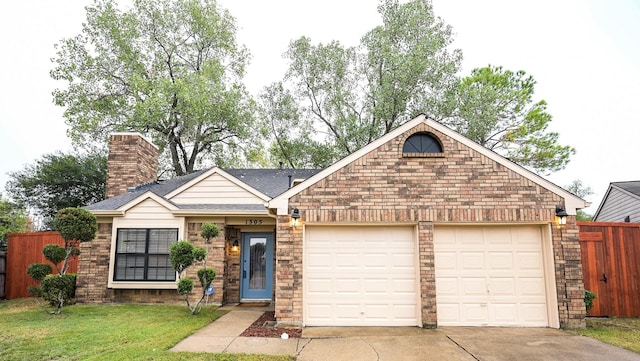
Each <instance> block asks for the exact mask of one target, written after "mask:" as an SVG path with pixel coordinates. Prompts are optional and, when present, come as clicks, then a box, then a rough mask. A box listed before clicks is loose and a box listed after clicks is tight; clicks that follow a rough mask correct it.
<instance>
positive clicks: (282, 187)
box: [86, 167, 320, 211]
mask: <svg viewBox="0 0 640 361" xmlns="http://www.w3.org/2000/svg"><path fill="white" fill-rule="evenodd" d="M319 171H320V170H319V169H219V168H215V167H214V168H209V169H204V170H200V171H197V172H194V173H191V174H188V175H184V176H181V177H176V178H172V179H168V180H161V181H156V182H153V183H148V184H143V185H140V186H138V187H136V188H134V189H131V190H130V191H129V192H127V193H124V194H121V195H118V196H116V197H112V198H109V199H105V200H103V201H101V202H98V203H94V204H91V205H88V206H87V207H86V209H88V210H90V211H115V210H118V209H120V208H121V207H123V206H126V205H127V204H129V203H131V202H133V201H134V200H136V199H138V198H139V197H141V196H143V195H144V194H146V193H148V192H150V193H152V194H154V195H156V196H159V197H160V198H162V199H163V200H164V201H166V202H168V204H171V205H173V206H174V207H175V208H176V209H180V210H194V211H195V210H207V211H245V210H249V211H250V210H256V211H257V210H264V209H265V207H264V204H257V203H256V204H176V203H174V202H172V201H171V196H172V195H173V194H174V193H177V192H179V191H180V190H181V189H182V188H188V187H189V186H190V185H193V184H196V183H198V182H199V181H200V180H202V178H205V177H207V176H208V175H210V174H213V173H217V174H220V175H222V176H224V177H225V178H227V179H229V178H235V183H237V184H241V185H243V187H244V188H247V189H248V190H249V191H251V192H252V193H254V194H256V196H259V197H260V198H262V199H264V200H265V201H267V200H269V199H271V198H273V197H275V196H277V195H279V194H280V193H282V192H284V191H286V190H287V189H289V176H291V181H293V180H299V179H306V178H309V177H310V176H312V175H313V174H315V173H317V172H319Z"/></svg>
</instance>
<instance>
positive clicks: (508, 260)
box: [486, 252, 514, 271]
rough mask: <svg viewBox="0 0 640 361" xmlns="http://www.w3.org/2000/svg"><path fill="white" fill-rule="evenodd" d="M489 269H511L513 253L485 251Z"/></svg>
mask: <svg viewBox="0 0 640 361" xmlns="http://www.w3.org/2000/svg"><path fill="white" fill-rule="evenodd" d="M486 257H487V258H488V262H487V266H488V267H489V268H488V269H489V271H503V270H507V271H511V270H513V267H514V264H513V254H512V253H511V252H487V253H486Z"/></svg>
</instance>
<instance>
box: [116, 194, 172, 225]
mask: <svg viewBox="0 0 640 361" xmlns="http://www.w3.org/2000/svg"><path fill="white" fill-rule="evenodd" d="M124 219H125V220H127V221H138V220H140V221H141V222H144V223H146V222H149V221H152V222H153V221H167V220H173V219H175V217H174V216H173V215H172V214H171V211H170V210H168V209H167V208H166V207H164V206H162V205H161V204H158V202H156V201H154V200H153V199H150V198H147V199H145V200H144V201H142V202H140V203H138V204H136V205H135V206H133V207H131V208H130V209H129V210H127V212H126V213H125V215H124Z"/></svg>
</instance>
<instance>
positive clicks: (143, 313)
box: [0, 299, 293, 361]
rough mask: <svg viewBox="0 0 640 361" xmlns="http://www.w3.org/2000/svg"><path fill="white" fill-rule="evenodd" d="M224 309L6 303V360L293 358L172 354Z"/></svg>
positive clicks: (2, 305) (1, 322)
mask: <svg viewBox="0 0 640 361" xmlns="http://www.w3.org/2000/svg"><path fill="white" fill-rule="evenodd" d="M222 314H223V313H221V312H219V311H216V309H215V307H209V308H205V309H203V311H202V312H201V313H200V314H199V315H197V316H191V315H189V312H188V310H187V307H186V305H183V306H179V305H129V304H123V305H75V306H67V307H65V308H63V310H62V314H61V315H50V314H48V313H47V312H46V311H45V310H44V309H43V308H41V307H40V306H38V305H37V304H36V302H35V301H34V300H33V299H19V300H11V301H0V360H219V361H287V360H293V358H292V357H289V356H269V355H246V354H213V353H190V352H179V353H177V352H170V351H168V350H169V349H170V348H171V347H173V346H174V345H175V344H177V343H178V342H179V341H180V340H182V339H184V338H185V337H187V336H189V335H191V334H192V333H194V332H195V331H197V330H199V329H200V328H202V327H204V326H206V325H207V324H209V323H210V322H212V321H214V320H215V319H217V318H219V317H220V316H221V315H222Z"/></svg>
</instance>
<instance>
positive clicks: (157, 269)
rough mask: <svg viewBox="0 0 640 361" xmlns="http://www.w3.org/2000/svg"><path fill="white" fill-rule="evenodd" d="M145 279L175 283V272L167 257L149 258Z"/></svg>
mask: <svg viewBox="0 0 640 361" xmlns="http://www.w3.org/2000/svg"><path fill="white" fill-rule="evenodd" d="M147 278H148V279H150V280H159V281H175V279H176V271H174V270H173V268H172V267H171V262H170V261H169V256H149V270H148V271H147Z"/></svg>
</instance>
